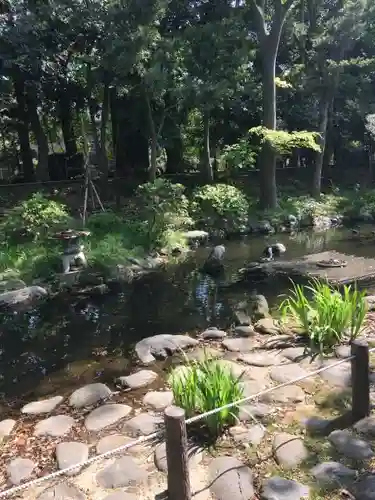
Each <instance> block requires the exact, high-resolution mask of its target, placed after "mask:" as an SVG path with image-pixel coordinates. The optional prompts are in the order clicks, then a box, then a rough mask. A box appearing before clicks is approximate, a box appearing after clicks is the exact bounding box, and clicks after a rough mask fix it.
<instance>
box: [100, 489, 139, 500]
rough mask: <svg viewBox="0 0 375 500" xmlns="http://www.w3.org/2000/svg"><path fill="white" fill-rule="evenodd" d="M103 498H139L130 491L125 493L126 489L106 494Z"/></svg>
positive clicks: (118, 499) (110, 499)
mask: <svg viewBox="0 0 375 500" xmlns="http://www.w3.org/2000/svg"><path fill="white" fill-rule="evenodd" d="M103 500H139V498H138V497H137V496H136V495H133V494H132V493H126V491H116V492H115V493H111V494H110V495H107V496H106V497H105V498H104V499H103Z"/></svg>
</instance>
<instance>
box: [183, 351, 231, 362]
mask: <svg viewBox="0 0 375 500" xmlns="http://www.w3.org/2000/svg"><path fill="white" fill-rule="evenodd" d="M222 355H223V351H221V350H219V349H214V348H213V347H203V348H202V347H198V348H197V349H194V350H193V351H190V352H186V353H184V354H183V356H180V359H181V361H182V362H183V363H185V362H186V359H187V360H189V361H206V360H207V359H217V358H221V357H222Z"/></svg>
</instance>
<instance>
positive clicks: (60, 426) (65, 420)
mask: <svg viewBox="0 0 375 500" xmlns="http://www.w3.org/2000/svg"><path fill="white" fill-rule="evenodd" d="M73 425H74V419H73V418H72V417H70V416H69V415H56V416H55V417H49V418H46V419H44V420H41V421H40V422H38V423H37V424H36V426H35V429H34V436H51V437H61V436H64V435H65V434H68V432H70V430H71V428H72V427H73Z"/></svg>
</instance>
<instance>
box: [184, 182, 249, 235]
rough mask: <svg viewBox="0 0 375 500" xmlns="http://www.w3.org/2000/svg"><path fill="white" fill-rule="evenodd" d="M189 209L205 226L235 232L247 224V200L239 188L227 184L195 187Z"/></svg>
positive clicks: (244, 227)
mask: <svg viewBox="0 0 375 500" xmlns="http://www.w3.org/2000/svg"><path fill="white" fill-rule="evenodd" d="M191 211H192V214H193V216H194V218H195V219H197V220H199V221H202V222H203V224H204V226H205V227H210V228H215V229H223V230H225V231H228V232H231V231H233V232H235V231H241V230H244V229H246V227H247V225H248V218H249V202H248V200H247V198H246V196H245V194H244V193H243V192H242V191H241V190H240V189H238V188H236V187H235V186H230V185H229V184H212V185H211V184H210V185H207V186H203V187H201V188H198V189H196V190H195V191H194V193H193V199H192V203H191Z"/></svg>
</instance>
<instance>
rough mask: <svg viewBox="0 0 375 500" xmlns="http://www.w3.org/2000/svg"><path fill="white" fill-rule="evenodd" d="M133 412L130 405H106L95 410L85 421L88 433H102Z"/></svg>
mask: <svg viewBox="0 0 375 500" xmlns="http://www.w3.org/2000/svg"><path fill="white" fill-rule="evenodd" d="M131 411H132V408H131V407H130V406H128V405H121V404H114V403H111V404H106V405H103V406H99V408H95V410H93V411H92V412H91V413H89V414H88V415H87V417H86V419H85V426H86V429H87V430H88V431H101V430H102V429H104V428H105V427H108V426H109V425H113V424H115V423H116V422H118V421H119V420H121V419H122V418H125V417H127V416H128V415H129V413H130V412H131Z"/></svg>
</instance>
